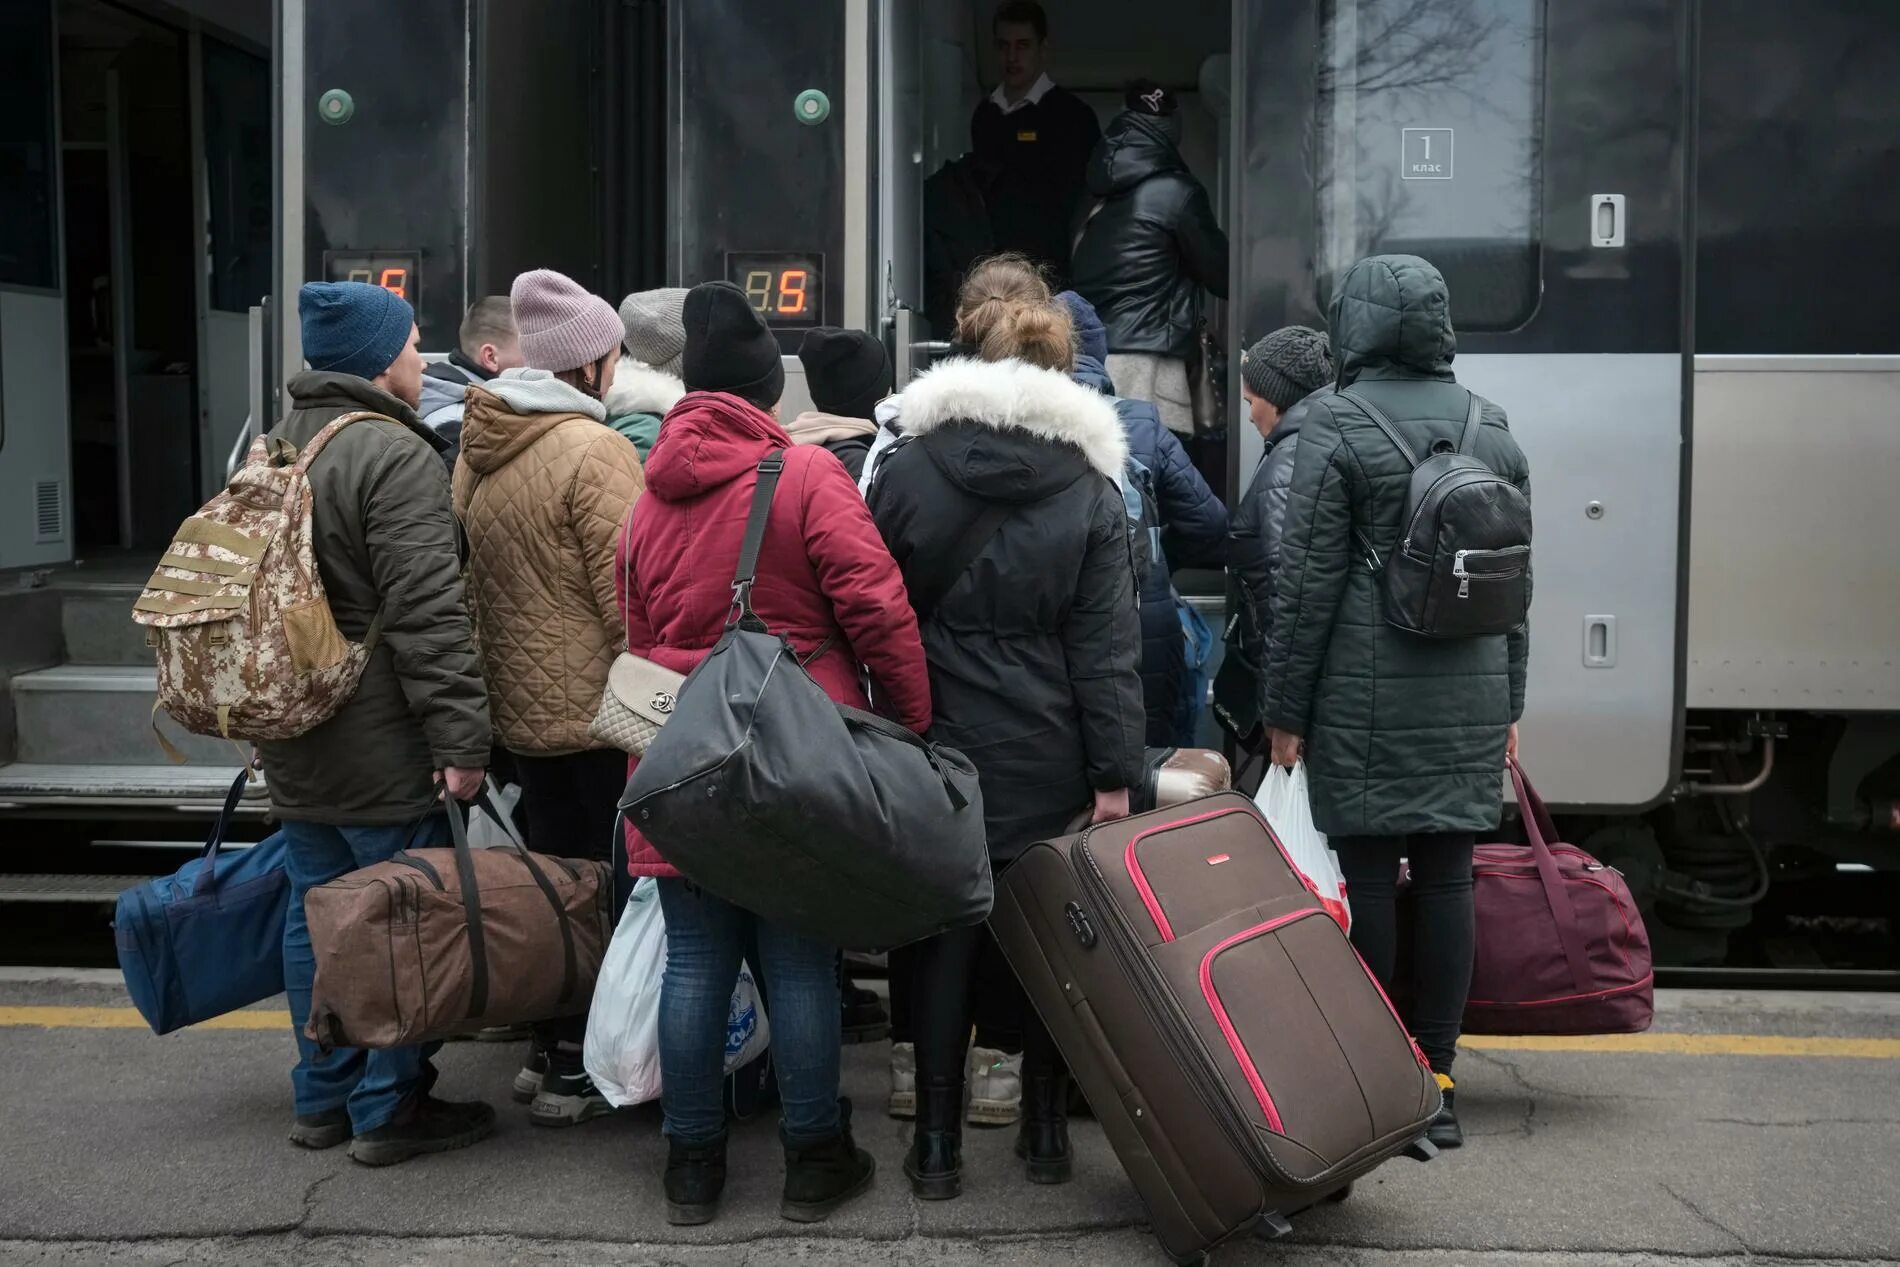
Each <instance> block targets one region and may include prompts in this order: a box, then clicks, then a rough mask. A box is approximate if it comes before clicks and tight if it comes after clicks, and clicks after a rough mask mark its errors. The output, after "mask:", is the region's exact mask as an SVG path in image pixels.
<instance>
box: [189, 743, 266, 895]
mask: <svg viewBox="0 0 1900 1267" xmlns="http://www.w3.org/2000/svg"><path fill="white" fill-rule="evenodd" d="M250 781H251V766H250V761H249V759H248V758H247V759H246V761H245V765H244V768H243V769H242V770H239V771H238V776H237V778H236V779H233V780H232V782H231V790H230V791H229V792H226V793H225V794H224V805H223V806H222V807H221V808H220V809H219V810H218V816H217V818H215V819H213V820H212V823H211V834H210V835H209V836H208V837H206V838H205V847H204V852H203V853H200V854H199V855H198V858H199V861H200V862H201V863H202V864H203V865H201V866H200V867H199V868H198V875H197V878H196V879H194V880H193V881H192V882H191V895H192V896H193V897H203V896H204V895H205V894H207V893H210V892H211V891H212V890H213V889H215V888H216V887H217V884H216V881H215V880H214V878H213V875H214V873H215V872H216V871H217V869H218V851H219V850H220V849H222V848H223V847H224V829H225V828H226V827H228V826H230V823H231V815H233V814H235V813H237V807H238V802H239V801H241V800H243V799H244V788H245V785H247V784H248V783H250Z"/></svg>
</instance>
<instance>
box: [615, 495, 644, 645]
mask: <svg viewBox="0 0 1900 1267" xmlns="http://www.w3.org/2000/svg"><path fill="white" fill-rule="evenodd" d="M634 505H635V506H637V505H639V501H638V499H635V501H634ZM632 550H633V506H629V507H627V517H626V518H625V519H623V520H621V521H620V552H619V553H618V554H616V555H615V556H614V570H615V571H616V572H617V573H618V574H619V575H618V577H617V579H618V581H619V583H620V633H621V636H622V637H623V638H624V637H625V636H626V632H627V613H628V612H629V611H631V610H632V608H631V607H629V606H628V604H629V603H630V602H632V591H633V578H632V577H630V576H628V575H627V564H628V563H629V562H630V561H632V558H633V554H632ZM621 650H623V651H624V650H626V648H625V647H622V648H621Z"/></svg>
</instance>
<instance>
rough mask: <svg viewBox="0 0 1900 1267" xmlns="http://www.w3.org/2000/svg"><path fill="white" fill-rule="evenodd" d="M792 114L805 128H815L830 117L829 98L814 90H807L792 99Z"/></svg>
mask: <svg viewBox="0 0 1900 1267" xmlns="http://www.w3.org/2000/svg"><path fill="white" fill-rule="evenodd" d="M792 114H793V115H795V116H796V117H797V119H798V121H799V122H800V123H803V124H805V125H806V126H807V127H817V126H818V125H819V124H820V123H823V122H824V121H825V120H826V119H829V118H830V117H831V98H830V97H827V96H826V95H825V94H824V93H822V92H820V91H819V90H818V89H816V88H807V89H805V91H803V92H801V93H799V94H798V95H797V96H796V97H794V98H792Z"/></svg>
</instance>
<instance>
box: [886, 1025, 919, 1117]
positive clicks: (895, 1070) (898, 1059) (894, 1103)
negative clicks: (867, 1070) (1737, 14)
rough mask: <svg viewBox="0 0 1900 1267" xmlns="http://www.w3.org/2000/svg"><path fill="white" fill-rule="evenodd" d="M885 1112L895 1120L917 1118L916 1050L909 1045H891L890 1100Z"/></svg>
mask: <svg viewBox="0 0 1900 1267" xmlns="http://www.w3.org/2000/svg"><path fill="white" fill-rule="evenodd" d="M885 1112H887V1113H889V1114H890V1115H891V1116H892V1117H897V1118H913V1117H916V1116H917V1048H916V1046H915V1045H913V1044H911V1043H892V1044H891V1099H890V1104H889V1105H888V1106H887V1107H886V1108H885Z"/></svg>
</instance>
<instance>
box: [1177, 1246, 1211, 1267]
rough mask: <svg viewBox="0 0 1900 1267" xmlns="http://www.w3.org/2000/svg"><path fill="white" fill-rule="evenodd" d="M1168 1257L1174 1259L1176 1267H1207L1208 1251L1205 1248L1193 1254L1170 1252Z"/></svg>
mask: <svg viewBox="0 0 1900 1267" xmlns="http://www.w3.org/2000/svg"><path fill="white" fill-rule="evenodd" d="M1168 1257H1169V1258H1170V1259H1172V1260H1174V1267H1207V1251H1206V1250H1204V1249H1202V1250H1196V1251H1195V1252H1194V1253H1192V1254H1169V1255H1168Z"/></svg>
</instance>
